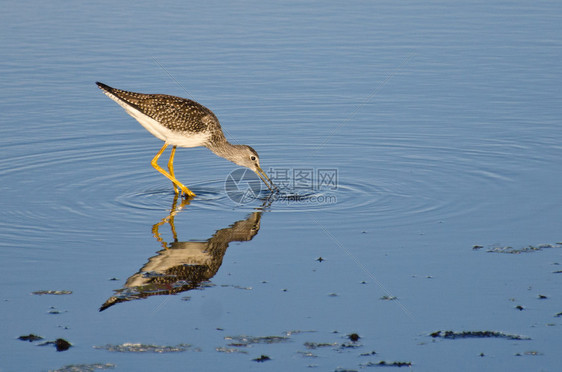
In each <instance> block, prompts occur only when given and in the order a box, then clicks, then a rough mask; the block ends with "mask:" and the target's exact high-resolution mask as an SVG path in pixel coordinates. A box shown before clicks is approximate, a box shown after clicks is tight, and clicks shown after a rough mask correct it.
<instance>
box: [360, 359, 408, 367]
mask: <svg viewBox="0 0 562 372" xmlns="http://www.w3.org/2000/svg"><path fill="white" fill-rule="evenodd" d="M361 366H363V367H411V366H412V362H387V361H385V360H381V361H380V362H378V363H375V362H368V363H365V364H361Z"/></svg>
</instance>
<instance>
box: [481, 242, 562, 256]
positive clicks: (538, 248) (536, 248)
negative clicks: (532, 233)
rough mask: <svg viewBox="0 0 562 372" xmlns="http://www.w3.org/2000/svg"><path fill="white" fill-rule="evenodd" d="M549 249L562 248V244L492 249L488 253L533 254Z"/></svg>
mask: <svg viewBox="0 0 562 372" xmlns="http://www.w3.org/2000/svg"><path fill="white" fill-rule="evenodd" d="M548 248H562V244H560V243H555V244H539V245H536V246H535V245H529V246H527V247H523V248H513V247H510V246H505V247H491V248H489V249H488V250H487V252H492V253H508V254H520V253H531V252H538V251H542V250H543V249H548Z"/></svg>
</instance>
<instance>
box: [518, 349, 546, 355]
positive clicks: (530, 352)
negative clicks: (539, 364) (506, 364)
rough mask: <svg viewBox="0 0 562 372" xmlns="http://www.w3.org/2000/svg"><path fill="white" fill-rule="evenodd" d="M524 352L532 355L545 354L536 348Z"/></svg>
mask: <svg viewBox="0 0 562 372" xmlns="http://www.w3.org/2000/svg"><path fill="white" fill-rule="evenodd" d="M523 354H524V355H532V356H536V355H543V353H541V352H540V351H534V350H531V351H525V352H524V353H523Z"/></svg>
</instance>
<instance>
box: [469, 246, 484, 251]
mask: <svg viewBox="0 0 562 372" xmlns="http://www.w3.org/2000/svg"><path fill="white" fill-rule="evenodd" d="M482 248H484V246H483V245H473V246H472V249H474V250H477V249H482Z"/></svg>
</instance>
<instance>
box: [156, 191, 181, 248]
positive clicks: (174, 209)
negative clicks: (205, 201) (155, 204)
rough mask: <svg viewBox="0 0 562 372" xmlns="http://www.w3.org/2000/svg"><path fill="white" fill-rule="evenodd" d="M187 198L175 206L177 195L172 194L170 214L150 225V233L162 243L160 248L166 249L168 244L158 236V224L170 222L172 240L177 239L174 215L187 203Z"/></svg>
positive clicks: (175, 240)
mask: <svg viewBox="0 0 562 372" xmlns="http://www.w3.org/2000/svg"><path fill="white" fill-rule="evenodd" d="M189 201H190V200H189V199H182V201H181V204H180V206H179V207H177V206H176V205H177V203H178V195H177V194H176V195H174V201H173V203H172V209H171V210H170V214H169V215H168V216H166V217H164V218H162V220H161V221H160V222H158V223H156V224H154V225H153V226H152V235H153V236H154V237H155V238H156V240H158V241H159V242H160V244H161V245H162V248H164V249H168V244H167V243H166V242H165V241H164V240H163V239H162V236H160V231H159V229H160V226H162V225H163V224H165V223H169V224H170V228H171V229H172V235H173V237H174V242H177V241H178V234H177V233H176V226H175V224H174V217H175V216H176V214H178V213H179V212H180V211H181V210H182V209H183V208H184V207H185V206H186V205H188V204H189Z"/></svg>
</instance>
